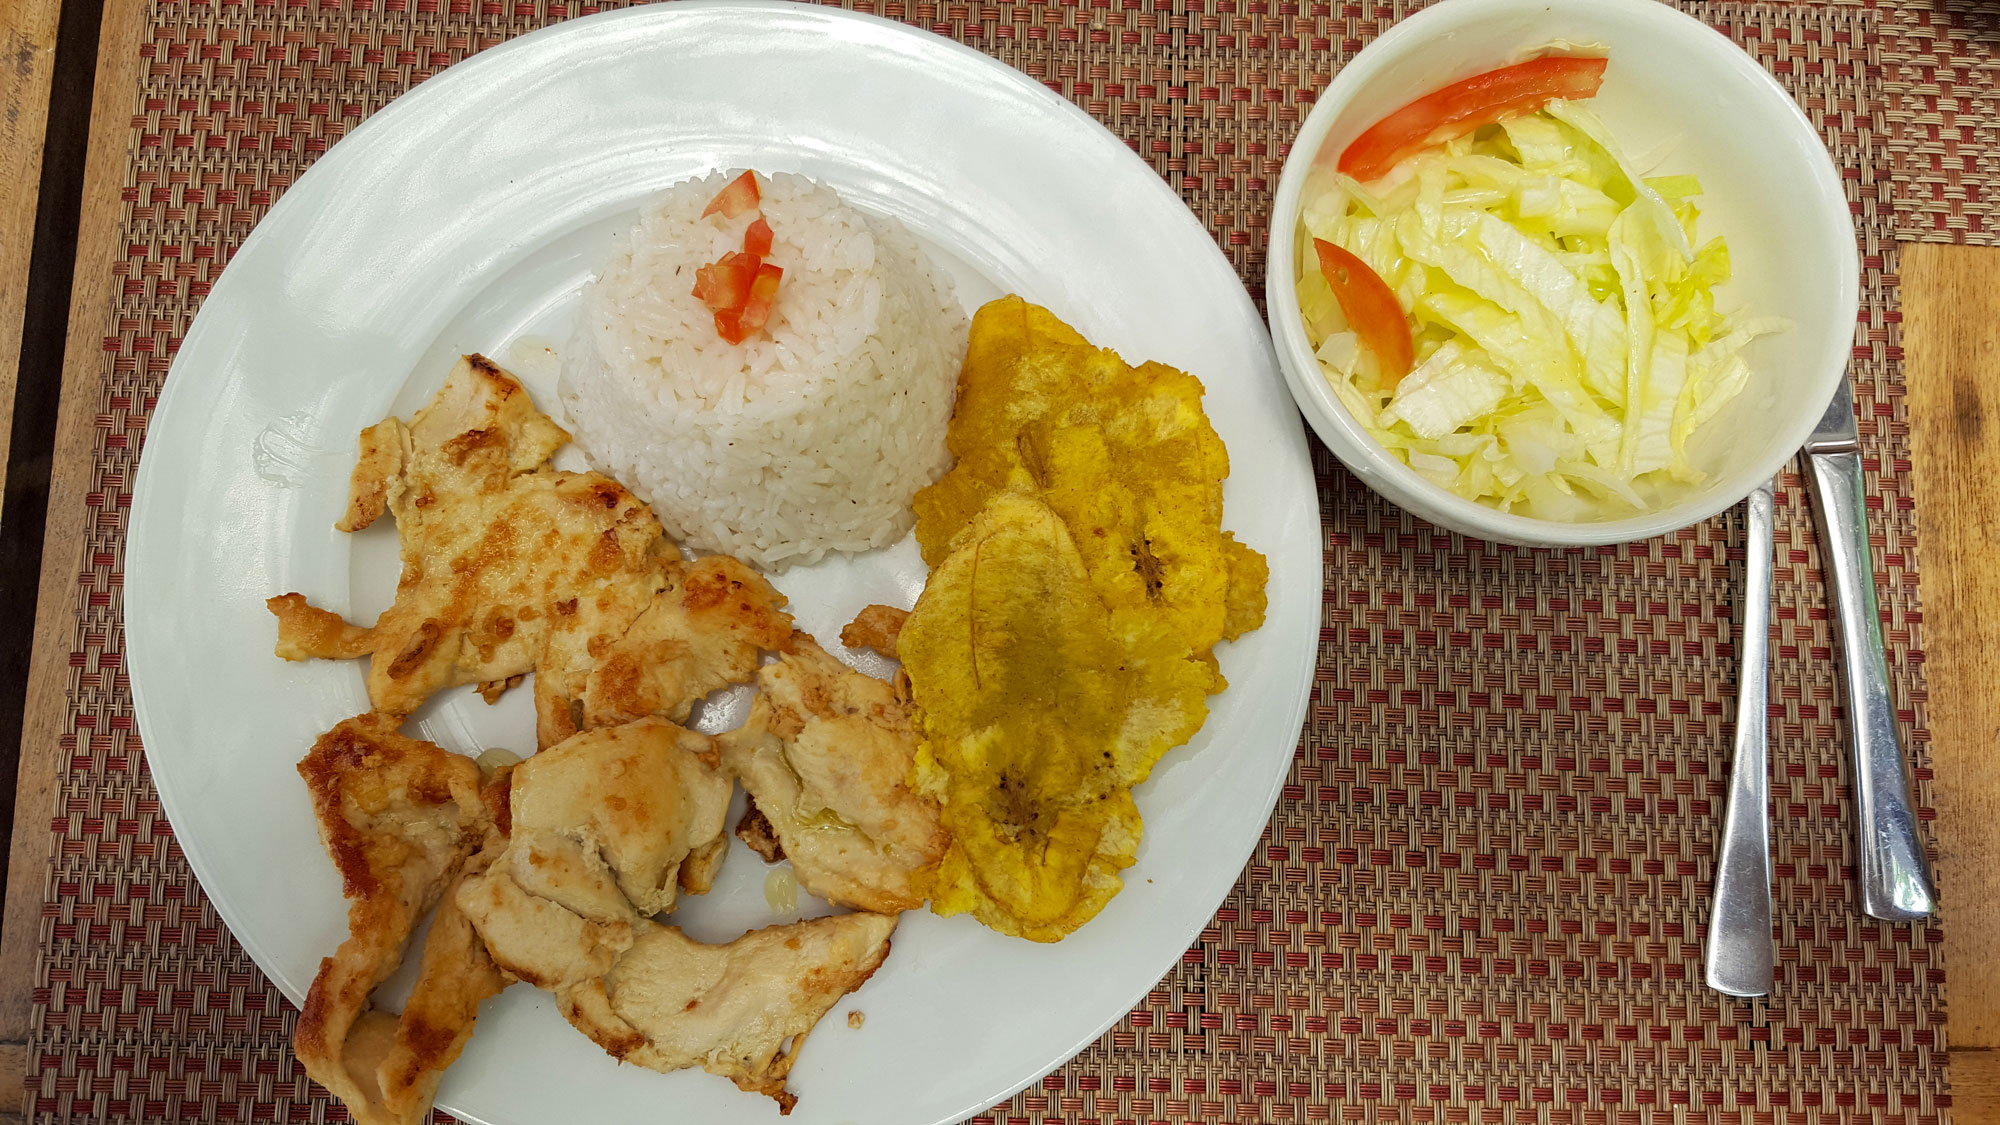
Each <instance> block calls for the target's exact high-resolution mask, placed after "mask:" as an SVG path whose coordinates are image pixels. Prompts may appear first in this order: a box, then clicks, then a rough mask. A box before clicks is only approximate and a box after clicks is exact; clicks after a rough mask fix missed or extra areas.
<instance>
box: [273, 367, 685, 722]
mask: <svg viewBox="0 0 2000 1125" xmlns="http://www.w3.org/2000/svg"><path fill="white" fill-rule="evenodd" d="M568 440H569V435H568V434H567V433H565V432H563V429H562V427H560V426H558V425H556V424H555V423H554V422H552V421H550V420H549V419H548V418H547V417H545V416H544V415H542V414H541V413H540V412H539V411H537V410H536V409H535V408H534V405H533V404H532V403H531V402H530V401H529V398H528V393H527V391H525V390H524V389H522V387H521V385H520V384H519V383H517V382H515V381H514V379H513V377H511V376H509V375H508V374H507V373H505V372H503V371H501V370H500V369H499V368H497V367H495V366H494V365H493V364H492V363H490V362H488V361H487V360H486V359H484V358H482V357H480V356H476V355H475V356H467V357H465V358H464V359H463V360H461V361H460V362H459V364H458V366H457V367H456V368H454V369H453V370H452V373H451V375H450V376H449V377H448V378H447V379H446V380H445V384H444V387H443V388H442V389H440V390H439V391H438V393H437V397H436V398H434V399H433V400H432V401H431V403H430V404H429V405H428V406H426V407H425V408H424V409H422V410H420V411H418V412H417V414H416V416H415V418H414V419H412V420H411V422H410V423H409V425H407V426H405V425H403V424H402V423H401V422H399V421H397V420H396V419H394V418H391V419H388V420H387V421H384V422H382V423H381V424H379V425H376V426H372V427H370V428H369V429H368V430H366V431H364V432H363V434H362V437H361V452H360V457H359V459H358V462H357V464H356V466H355V472H354V479H353V481H352V483H351V488H350V502H349V506H348V511H347V514H346V516H345V517H344V518H343V519H342V520H341V523H340V526H341V527H343V528H347V529H352V530H358V529H360V528H363V527H366V526H368V525H369V524H371V523H373V522H374V521H375V519H377V518H378V517H379V516H380V515H381V513H382V512H383V511H385V510H386V511H389V512H391V513H393V514H394V515H395V517H396V528H397V532H398V534H399V535H400V536H401V538H402V557H403V576H402V580H401V582H400V584H399V585H398V587H397V591H396V601H395V603H394V604H393V605H391V606H390V607H389V609H388V610H387V611H385V612H384V613H383V614H382V616H381V618H380V619H379V620H377V622H376V623H375V625H374V626H373V627H372V628H365V629H364V628H361V627H358V626H353V625H349V624H347V623H346V622H344V621H342V620H341V619H340V618H339V617H338V615H336V614H332V613H328V612H327V611H325V610H321V609H316V608H314V607H313V606H311V605H309V604H308V603H307V602H306V600H305V598H304V597H303V596H302V595H299V594H285V595H282V596H280V597H277V598H273V599H271V601H270V603H269V605H270V609H271V611H272V612H273V613H274V614H276V615H277V617H278V655H280V656H283V657H285V658H286V659H290V660H302V659H306V658H308V657H323V658H328V659H340V658H347V657H353V656H360V655H368V656H370V657H371V660H370V662H369V670H368V697H369V700H370V702H372V703H373V705H374V707H375V709H376V710H377V711H381V712H385V713H387V714H391V715H407V714H409V713H410V712H411V711H414V710H415V709H416V708H417V707H418V706H419V705H421V704H422V703H423V702H424V700H425V699H427V698H429V697H430V696H431V695H432V694H434V693H436V692H438V691H441V690H443V689H445V688H448V687H453V686H456V685H459V684H481V685H486V686H488V687H489V688H491V689H493V690H495V691H497V690H498V689H499V686H500V685H504V684H505V683H507V681H509V680H511V679H513V678H514V677H517V676H520V675H522V674H524V673H527V672H530V671H535V672H537V673H539V674H540V676H541V677H546V678H547V679H549V680H550V681H551V682H550V684H549V685H548V687H549V691H548V692H547V694H548V696H549V698H551V699H552V700H553V699H561V700H562V701H563V706H564V708H565V710H566V709H567V700H568V698H569V697H571V696H573V695H574V694H576V692H577V691H578V690H580V689H581V687H582V683H583V679H584V677H585V676H586V675H587V674H588V672H589V671H590V669H591V667H592V666H593V664H594V660H593V656H594V650H601V649H602V648H603V647H604V646H607V645H609V644H610V643H612V642H613V641H616V640H617V639H618V638H619V637H620V636H622V635H624V632H625V630H626V628H627V627H629V626H630V625H631V624H632V622H633V621H634V620H636V619H637V618H638V616H639V615H640V613H641V612H643V611H644V610H645V608H646V607H647V605H649V604H650V603H651V601H652V599H653V595H654V594H656V593H658V592H659V591H661V590H663V589H666V588H667V586H668V584H669V582H670V580H671V578H672V577H673V574H674V572H676V571H677V570H678V568H679V560H678V557H677V556H676V554H675V552H674V550H673V547H672V544H671V542H670V541H669V540H668V539H667V538H666V536H665V533H664V532H662V531H661V529H660V525H659V521H658V520H656V519H654V518H653V514H652V512H651V511H650V510H648V509H647V508H646V506H645V505H644V504H642V503H640V502H639V500H638V499H637V498H636V497H634V496H633V495H632V494H631V493H629V492H627V491H626V490H625V489H624V487H623V486H621V485H619V484H618V482H616V481H614V480H612V479H610V478H609V477H604V476H599V475H598V474H596V473H563V472H556V471H555V470H553V469H551V468H550V467H549V466H548V458H549V456H550V455H551V454H553V453H554V452H555V451H556V450H557V449H558V448H560V447H561V446H562V445H563V444H564V443H565V442H567V441H568ZM539 694H542V693H538V695H539ZM544 745H546V743H544Z"/></svg>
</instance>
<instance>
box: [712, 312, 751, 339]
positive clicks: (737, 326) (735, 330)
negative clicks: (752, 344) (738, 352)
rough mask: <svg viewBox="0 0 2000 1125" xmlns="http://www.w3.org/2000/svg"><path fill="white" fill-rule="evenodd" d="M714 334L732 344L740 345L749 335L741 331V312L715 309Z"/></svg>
mask: <svg viewBox="0 0 2000 1125" xmlns="http://www.w3.org/2000/svg"><path fill="white" fill-rule="evenodd" d="M715 334H716V335H718V336H720V337H722V338H723V339H725V340H727V341H729V342H730V343H732V344H740V343H742V342H743V341H744V340H745V339H746V338H748V336H749V335H750V334H749V333H748V332H745V331H744V330H743V312H742V310H740V309H717V310H716V311H715Z"/></svg>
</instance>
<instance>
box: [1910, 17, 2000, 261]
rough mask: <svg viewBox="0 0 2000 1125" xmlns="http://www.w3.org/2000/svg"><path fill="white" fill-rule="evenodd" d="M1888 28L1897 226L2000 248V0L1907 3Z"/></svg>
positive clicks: (1930, 237)
mask: <svg viewBox="0 0 2000 1125" xmlns="http://www.w3.org/2000/svg"><path fill="white" fill-rule="evenodd" d="M1882 31H1883V35H1882V88H1883V91H1884V93H1886V94H1887V96H1888V97H1887V107H1886V110H1885V117H1886V119H1887V121H1888V123H1889V167H1890V170H1891V171H1892V173H1893V177H1894V180H1895V184H1896V189H1895V191H1896V219H1897V226H1898V233H1899V234H1900V235H1901V236H1902V237H1904V238H1910V239H1916V240H1920V241H1923V242H1964V243H1972V244H1975V245H1986V246H2000V5H1995V4H1993V3H1991V2H1990V0H1903V2H1899V3H1897V4H1896V5H1894V6H1893V7H1888V8H1884V9H1883V11H1882Z"/></svg>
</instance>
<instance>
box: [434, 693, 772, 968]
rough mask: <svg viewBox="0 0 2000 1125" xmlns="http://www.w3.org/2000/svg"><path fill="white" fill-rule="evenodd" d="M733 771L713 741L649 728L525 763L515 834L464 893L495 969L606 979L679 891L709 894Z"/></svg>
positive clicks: (516, 785)
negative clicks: (644, 924) (639, 930)
mask: <svg viewBox="0 0 2000 1125" xmlns="http://www.w3.org/2000/svg"><path fill="white" fill-rule="evenodd" d="M720 764H721V763H720V757H719V755H718V754H717V751H716V750H715V748H714V746H713V745H712V743H711V742H710V740H709V739H708V738H706V737H704V736H702V735H699V734H696V733H694V732H693V731H689V730H684V729H682V728H680V727H678V726H675V725H674V724H672V723H670V722H667V721H666V720H664V719H642V720H639V721H637V722H633V723H627V724H624V725H622V726H616V727H607V728H605V729H602V730H594V731H586V732H584V733H582V734H578V735H575V736H573V737H571V738H569V739H568V740H566V741H564V742H563V743H561V744H560V745H557V746H553V747H550V748H549V749H547V750H544V751H542V752H541V753H539V754H536V755H535V756H534V757H532V758H529V759H528V760H527V761H525V762H522V763H521V764H520V765H519V766H516V767H515V768H514V771H513V776H512V779H511V801H510V827H511V832H512V835H511V837H510V839H509V840H508V842H507V845H506V848H505V850H504V851H503V852H502V853H501V854H500V856H499V857H498V858H497V859H495V860H494V862H493V865H492V866H491V867H490V868H488V869H487V870H486V871H485V872H483V873H481V874H480V875H478V876H476V877H474V878H470V879H467V880H466V882H465V884H464V886H463V887H462V888H461V889H460V891H459V894H458V905H459V908H460V909H462V910H463V911H464V912H465V914H466V916H467V917H468V918H469V919H470V920H471V922H472V925H473V926H474V927H475V928H476V929H477V930H478V932H479V934H480V936H481V938H482V939H484V941H485V942H486V945H487V948H488V949H489V950H490V951H491V953H492V955H493V959H494V961H495V962H496V963H497V964H498V965H499V966H500V967H501V968H502V969H504V970H506V971H507V972H509V973H511V974H513V975H514V976H517V977H519V978H521V979H522V980H526V981H528V982H529V983H531V984H535V985H537V986H538V987H542V988H552V989H553V988H561V987H564V986H566V985H568V984H572V983H575V982H577V981H581V980H586V979H589V978H591V977H595V976H599V975H601V974H603V973H604V972H606V971H607V970H608V969H609V968H610V966H611V964H612V961H613V959H615V958H616V957H617V955H618V954H619V953H621V952H623V951H624V949H625V948H626V947H628V946H629V945H630V944H631V940H632V933H633V927H634V926H635V925H637V924H638V923H640V922H641V921H642V920H644V919H645V918H648V917H650V916H652V915H654V914H658V913H661V912H663V911H666V910H671V909H673V906H674V900H675V897H676V893H677V891H678V890H680V889H686V890H690V891H695V892H702V891H706V890H707V889H708V887H709V885H710V883H711V882H712V880H713V878H714V873H715V865H716V864H717V863H718V862H719V861H720V857H721V855H722V853H723V849H724V845H725V844H726V842H727V841H726V839H725V837H724V821H725V818H726V817H727V815H728V812H729V797H730V792H731V790H732V789H733V784H732V783H731V781H730V779H729V777H728V775H727V774H724V773H723V772H721V770H720Z"/></svg>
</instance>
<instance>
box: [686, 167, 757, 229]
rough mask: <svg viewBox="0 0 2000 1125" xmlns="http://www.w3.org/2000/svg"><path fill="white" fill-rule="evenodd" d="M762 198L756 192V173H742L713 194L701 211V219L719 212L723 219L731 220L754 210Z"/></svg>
mask: <svg viewBox="0 0 2000 1125" xmlns="http://www.w3.org/2000/svg"><path fill="white" fill-rule="evenodd" d="M763 198H764V197H763V196H762V195H761V194H760V193H759V192H758V191H757V173H755V172H744V173H743V174H742V175H740V176H738V177H736V178H735V179H733V180H731V181H729V186H728V187H726V188H723V189H722V190H721V191H719V192H716V193H715V198H714V199H711V200H709V201H708V206H707V207H706V208H704V209H703V210H702V213H701V217H702V218H704V219H706V218H708V217H709V216H710V215H713V214H715V213H716V212H717V211H720V212H722V217H723V218H725V219H733V218H735V217H736V216H738V215H741V214H742V213H743V212H745V211H751V210H755V209H756V207H757V204H758V203H759V202H761V201H762V200H763Z"/></svg>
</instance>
